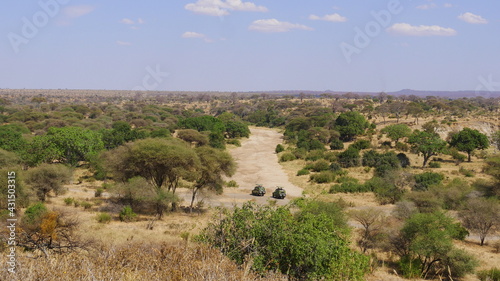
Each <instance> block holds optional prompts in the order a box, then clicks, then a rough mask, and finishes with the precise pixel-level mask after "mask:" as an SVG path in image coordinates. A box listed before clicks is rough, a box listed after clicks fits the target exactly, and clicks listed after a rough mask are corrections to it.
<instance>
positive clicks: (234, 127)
mask: <svg viewBox="0 0 500 281" xmlns="http://www.w3.org/2000/svg"><path fill="white" fill-rule="evenodd" d="M224 124H225V127H226V134H227V136H228V137H229V138H248V137H249V136H250V129H248V126H247V125H246V124H244V123H242V122H239V121H231V120H230V121H227V122H224Z"/></svg>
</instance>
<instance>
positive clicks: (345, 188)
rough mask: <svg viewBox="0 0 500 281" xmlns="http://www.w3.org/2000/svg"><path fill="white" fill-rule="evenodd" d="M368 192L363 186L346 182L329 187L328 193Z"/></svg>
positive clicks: (353, 182)
mask: <svg viewBox="0 0 500 281" xmlns="http://www.w3.org/2000/svg"><path fill="white" fill-rule="evenodd" d="M369 191H370V190H368V189H367V187H366V186H365V185H364V184H360V183H358V182H355V181H346V182H343V183H341V184H335V185H332V186H331V187H330V190H329V192H330V193H337V192H345V193H358V192H369Z"/></svg>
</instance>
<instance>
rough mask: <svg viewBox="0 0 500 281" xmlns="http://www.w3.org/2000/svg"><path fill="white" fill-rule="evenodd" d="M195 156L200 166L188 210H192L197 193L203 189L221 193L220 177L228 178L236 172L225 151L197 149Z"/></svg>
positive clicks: (221, 183)
mask: <svg viewBox="0 0 500 281" xmlns="http://www.w3.org/2000/svg"><path fill="white" fill-rule="evenodd" d="M195 151H196V154H197V155H198V158H199V159H200V164H201V165H200V166H198V167H199V168H198V172H197V177H196V182H195V184H194V186H193V189H192V191H193V193H192V196H191V205H190V209H191V211H192V210H193V203H194V200H195V198H196V195H197V194H198V192H199V191H200V190H201V189H203V188H209V189H211V190H215V191H216V192H217V193H222V188H223V184H224V180H223V179H222V176H223V175H224V176H227V177H230V176H232V175H233V174H234V172H235V170H236V164H235V162H234V160H233V158H232V157H231V155H230V154H229V153H227V152H225V151H222V150H218V149H214V148H211V147H199V148H197V149H196V150H195Z"/></svg>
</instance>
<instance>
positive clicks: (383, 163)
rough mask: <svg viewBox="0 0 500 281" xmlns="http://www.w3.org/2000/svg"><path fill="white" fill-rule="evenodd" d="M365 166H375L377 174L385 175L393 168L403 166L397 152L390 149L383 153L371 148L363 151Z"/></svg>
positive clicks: (379, 175)
mask: <svg viewBox="0 0 500 281" xmlns="http://www.w3.org/2000/svg"><path fill="white" fill-rule="evenodd" d="M362 163H363V166H368V167H375V175H376V176H378V177H384V176H385V175H386V174H387V173H389V172H390V171H392V170H397V169H399V168H401V161H400V160H399V158H398V157H397V155H396V153H394V152H392V151H390V152H386V153H383V154H380V153H377V152H376V151H375V150H369V151H366V152H365V153H363V162H362Z"/></svg>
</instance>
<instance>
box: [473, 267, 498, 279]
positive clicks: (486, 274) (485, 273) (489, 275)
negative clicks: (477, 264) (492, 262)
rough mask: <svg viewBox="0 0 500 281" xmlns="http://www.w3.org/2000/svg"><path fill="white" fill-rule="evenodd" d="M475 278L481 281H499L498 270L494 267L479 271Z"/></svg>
mask: <svg viewBox="0 0 500 281" xmlns="http://www.w3.org/2000/svg"><path fill="white" fill-rule="evenodd" d="M477 277H478V278H479V280H481V281H500V269H499V268H496V267H495V268H492V269H489V270H481V271H479V272H478V273H477Z"/></svg>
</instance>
